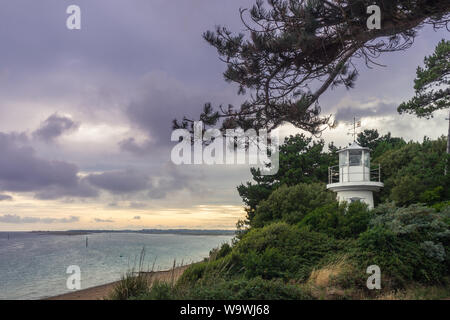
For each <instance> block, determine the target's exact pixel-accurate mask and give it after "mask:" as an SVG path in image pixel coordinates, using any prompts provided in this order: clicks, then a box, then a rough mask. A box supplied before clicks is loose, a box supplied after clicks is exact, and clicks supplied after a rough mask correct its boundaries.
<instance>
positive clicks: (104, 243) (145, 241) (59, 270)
mask: <svg viewBox="0 0 450 320" xmlns="http://www.w3.org/2000/svg"><path fill="white" fill-rule="evenodd" d="M231 238H232V237H231V236H192V235H171V234H164V235H160V234H158V235H156V234H138V233H96V234H89V235H88V240H89V241H88V242H89V245H88V248H86V235H79V236H78V235H77V236H75V235H73V236H63V235H38V234H31V233H10V239H9V240H8V238H7V233H2V232H0V299H39V298H43V297H49V296H54V295H58V294H62V293H66V292H69V290H68V289H67V288H66V281H67V277H68V276H69V274H66V270H67V267H68V266H70V265H78V266H79V267H80V268H81V289H84V288H89V287H92V286H96V285H101V284H105V283H108V282H112V281H115V280H118V279H120V277H121V275H123V274H124V273H125V272H126V271H127V270H129V269H130V268H132V267H133V266H136V265H137V264H138V260H139V255H140V252H141V250H142V248H143V247H145V269H147V268H148V269H151V268H152V265H153V263H154V261H156V263H155V268H154V269H155V270H164V269H169V268H171V267H172V265H173V261H174V259H176V261H177V264H179V263H181V261H184V264H187V263H190V262H194V261H199V260H201V259H202V258H204V257H206V256H208V253H209V250H211V249H212V248H215V247H217V246H219V245H220V244H222V243H224V242H229V241H230V240H231Z"/></svg>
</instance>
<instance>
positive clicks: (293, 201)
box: [250, 183, 336, 228]
mask: <svg viewBox="0 0 450 320" xmlns="http://www.w3.org/2000/svg"><path fill="white" fill-rule="evenodd" d="M334 202H336V201H335V194H334V193H332V192H330V191H327V190H326V188H325V184H323V183H311V184H306V183H300V184H297V185H294V186H291V187H288V186H286V185H283V186H281V187H279V188H278V189H276V190H275V191H274V192H272V194H271V195H270V196H269V198H268V199H267V200H263V201H261V202H260V204H259V206H258V208H257V209H256V212H255V215H254V217H253V219H252V220H251V221H250V226H252V227H256V228H259V227H262V226H264V225H267V224H269V223H272V222H274V221H285V222H287V223H290V224H295V223H298V222H300V221H301V220H302V219H303V218H304V216H305V215H306V214H307V213H308V212H310V211H312V210H314V209H316V208H318V207H321V206H323V205H324V204H328V203H334Z"/></svg>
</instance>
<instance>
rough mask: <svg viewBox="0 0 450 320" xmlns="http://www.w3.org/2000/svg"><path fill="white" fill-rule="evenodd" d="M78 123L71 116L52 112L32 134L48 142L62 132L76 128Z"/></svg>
mask: <svg viewBox="0 0 450 320" xmlns="http://www.w3.org/2000/svg"><path fill="white" fill-rule="evenodd" d="M78 127H79V124H78V123H76V122H74V121H73V120H72V119H71V118H69V117H66V116H60V115H58V114H56V113H55V114H53V115H51V116H50V117H48V118H47V119H46V120H45V121H44V122H42V123H41V126H40V127H39V129H37V130H36V131H34V132H33V136H34V137H36V138H39V139H42V140H44V141H47V142H50V141H53V140H54V139H56V138H58V137H59V136H61V135H63V134H64V133H67V132H71V131H74V130H76V129H78Z"/></svg>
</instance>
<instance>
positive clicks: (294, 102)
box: [173, 0, 450, 134]
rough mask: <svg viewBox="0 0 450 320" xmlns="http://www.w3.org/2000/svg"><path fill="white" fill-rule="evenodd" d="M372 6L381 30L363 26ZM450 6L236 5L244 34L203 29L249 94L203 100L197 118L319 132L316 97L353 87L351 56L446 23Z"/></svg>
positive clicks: (369, 54) (414, 0)
mask: <svg viewBox="0 0 450 320" xmlns="http://www.w3.org/2000/svg"><path fill="white" fill-rule="evenodd" d="M370 5H378V6H379V7H380V9H381V29H373V30H368V27H367V20H368V18H369V16H370V14H368V13H367V8H368V6H370ZM449 12H450V1H449V0H267V4H265V3H263V1H262V0H257V2H256V4H255V5H254V6H253V7H252V8H251V9H241V10H240V14H241V18H242V21H243V24H244V28H245V32H244V33H239V34H233V33H232V32H231V31H229V30H228V29H227V28H226V27H221V26H219V27H217V28H216V30H215V31H214V32H211V31H208V32H206V33H205V34H204V38H205V39H206V41H207V42H209V43H210V44H211V45H212V46H214V47H215V48H216V49H217V51H218V54H219V56H220V59H221V60H222V61H223V62H224V63H226V65H227V70H226V71H225V73H224V77H225V80H226V81H228V82H232V83H236V84H238V86H239V91H238V93H239V94H243V95H246V97H247V100H246V101H245V102H244V103H243V104H242V105H241V106H240V107H239V108H235V107H234V106H232V105H229V106H228V107H223V106H219V108H218V110H215V109H214V108H213V107H212V106H211V104H206V105H205V108H204V110H203V112H202V113H201V115H200V120H202V121H203V122H204V123H205V124H206V125H208V126H221V129H222V130H225V129H228V128H229V129H232V128H236V127H240V128H243V129H244V130H246V129H249V128H252V129H255V130H259V129H268V130H272V129H274V128H276V127H278V126H279V125H281V124H283V123H291V124H293V125H294V126H296V127H298V128H301V129H304V130H307V131H309V132H311V133H313V134H320V132H321V131H322V130H324V129H325V128H327V126H328V125H331V124H330V116H322V115H321V107H320V104H319V97H320V96H321V95H322V94H323V93H324V92H325V91H327V90H328V89H329V88H332V87H336V86H345V87H346V88H349V89H350V88H352V87H353V86H354V84H355V81H356V78H357V76H358V70H357V69H356V68H355V66H354V64H353V63H352V60H353V59H356V58H362V59H364V60H365V62H366V64H368V65H370V64H376V61H375V60H376V58H377V57H378V56H379V55H381V54H382V53H385V52H392V51H402V50H406V49H408V48H409V47H410V46H411V45H412V43H413V41H414V38H415V36H416V34H417V31H418V30H419V29H420V28H421V27H423V26H424V25H425V24H432V25H433V26H434V27H435V28H441V27H447V25H448V22H449V21H450V19H449V17H450V15H449ZM193 121H194V120H193V119H189V118H186V117H184V118H183V120H182V121H181V122H178V121H177V120H174V123H173V126H174V128H187V129H191V130H192V125H193Z"/></svg>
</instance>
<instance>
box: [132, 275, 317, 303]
mask: <svg viewBox="0 0 450 320" xmlns="http://www.w3.org/2000/svg"><path fill="white" fill-rule="evenodd" d="M139 299H142V300H179V299H182V300H242V299H245V300H247V299H251V300H253V299H257V300H300V299H301V300H308V299H312V297H311V296H310V295H309V294H308V293H307V292H305V290H303V289H301V288H300V287H299V286H297V285H292V284H286V283H284V282H283V281H281V280H264V279H262V278H260V277H256V278H252V279H246V278H243V277H235V278H232V279H223V278H213V279H209V280H208V281H203V282H197V283H193V284H190V285H186V284H183V283H178V284H177V285H175V286H174V287H172V286H170V285H168V284H166V283H156V284H155V285H153V286H152V288H150V289H149V291H148V292H147V293H145V294H143V295H141V296H140V297H139Z"/></svg>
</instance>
